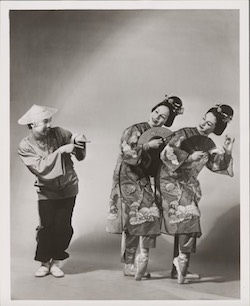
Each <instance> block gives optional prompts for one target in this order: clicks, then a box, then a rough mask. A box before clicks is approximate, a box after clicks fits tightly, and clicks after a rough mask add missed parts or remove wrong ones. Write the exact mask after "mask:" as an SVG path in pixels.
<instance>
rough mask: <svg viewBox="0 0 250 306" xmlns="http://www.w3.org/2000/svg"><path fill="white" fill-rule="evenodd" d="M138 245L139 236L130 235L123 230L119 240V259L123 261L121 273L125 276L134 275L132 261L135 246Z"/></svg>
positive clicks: (133, 260) (133, 259)
mask: <svg viewBox="0 0 250 306" xmlns="http://www.w3.org/2000/svg"><path fill="white" fill-rule="evenodd" d="M138 245H139V236H135V235H130V234H129V233H128V232H126V231H124V232H123V233H122V242H121V261H122V262H124V263H125V266H124V270H123V274H124V275H125V276H134V275H135V269H134V262H135V254H136V250H137V247H138Z"/></svg>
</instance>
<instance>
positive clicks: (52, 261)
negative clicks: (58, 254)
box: [51, 259, 60, 268]
mask: <svg viewBox="0 0 250 306" xmlns="http://www.w3.org/2000/svg"><path fill="white" fill-rule="evenodd" d="M51 265H53V266H57V267H58V268H59V265H60V260H55V259H52V260H51Z"/></svg>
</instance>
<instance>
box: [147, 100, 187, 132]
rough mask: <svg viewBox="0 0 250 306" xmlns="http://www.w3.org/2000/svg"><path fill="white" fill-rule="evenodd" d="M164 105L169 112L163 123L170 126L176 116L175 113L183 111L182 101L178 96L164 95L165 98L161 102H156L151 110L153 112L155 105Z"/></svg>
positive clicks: (178, 113)
mask: <svg viewBox="0 0 250 306" xmlns="http://www.w3.org/2000/svg"><path fill="white" fill-rule="evenodd" d="M161 105H163V106H166V107H168V109H169V111H170V113H169V116H168V119H167V121H166V122H165V123H164V125H165V126H168V127H169V126H171V125H172V124H173V122H174V118H175V117H176V116H177V115H180V114H182V113H183V107H182V105H183V104H182V101H181V99H180V98H178V97H176V96H172V97H167V96H166V99H164V100H163V101H162V102H160V103H158V104H156V105H155V106H154V107H153V108H152V110H151V112H153V111H154V110H155V109H156V108H157V107H159V106H161Z"/></svg>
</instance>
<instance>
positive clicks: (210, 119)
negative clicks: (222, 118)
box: [197, 113, 217, 136]
mask: <svg viewBox="0 0 250 306" xmlns="http://www.w3.org/2000/svg"><path fill="white" fill-rule="evenodd" d="M216 122H217V120H216V117H215V116H214V114H212V113H207V114H206V115H205V116H204V117H203V118H202V120H201V122H200V124H199V125H198V126H197V129H198V131H199V132H200V134H202V135H206V136H207V135H209V134H211V133H213V131H214V129H215V125H216Z"/></svg>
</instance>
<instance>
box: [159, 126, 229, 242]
mask: <svg viewBox="0 0 250 306" xmlns="http://www.w3.org/2000/svg"><path fill="white" fill-rule="evenodd" d="M198 134H199V132H198V130H197V129H196V128H184V129H181V130H179V131H177V132H175V133H174V135H173V137H172V139H171V140H170V142H169V144H168V145H166V147H165V148H164V150H163V151H162V152H161V160H162V162H163V164H162V166H161V168H160V171H159V176H158V182H157V185H158V188H159V189H160V192H161V196H162V215H163V220H162V221H163V228H162V230H163V232H167V233H168V234H192V236H193V237H200V236H201V227H200V210H199V207H198V204H199V201H200V199H201V195H202V194H201V188H200V184H199V181H198V179H197V176H198V174H199V173H200V171H201V170H202V169H203V167H204V166H206V167H207V168H208V169H210V170H211V171H213V172H216V173H219V174H226V175H229V176H233V170H232V169H233V160H232V157H231V156H229V155H227V154H226V153H225V152H222V151H219V150H218V149H217V150H216V151H215V150H214V153H213V151H212V152H211V153H210V154H209V157H208V158H203V159H201V160H199V161H194V162H188V161H187V158H188V153H186V152H184V151H182V150H181V149H180V148H179V147H180V144H181V141H183V140H184V139H187V138H189V137H191V136H194V135H198Z"/></svg>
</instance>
